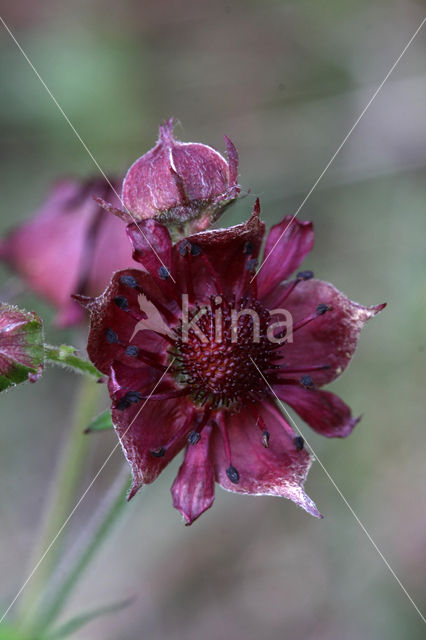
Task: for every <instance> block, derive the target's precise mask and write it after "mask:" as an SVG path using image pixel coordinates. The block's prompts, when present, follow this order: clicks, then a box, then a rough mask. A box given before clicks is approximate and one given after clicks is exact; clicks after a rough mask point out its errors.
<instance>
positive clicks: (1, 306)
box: [0, 302, 44, 391]
mask: <svg viewBox="0 0 426 640" xmlns="http://www.w3.org/2000/svg"><path fill="white" fill-rule="evenodd" d="M43 364H44V348H43V323H42V321H41V320H40V318H39V317H38V315H37V314H36V313H34V312H32V311H30V312H28V311H24V310H22V309H18V307H15V306H12V305H9V304H5V303H3V302H0V391H4V390H5V389H8V388H9V387H13V386H15V385H16V384H19V383H21V382H26V381H27V380H30V381H31V382H36V380H38V378H39V377H40V375H41V373H42V370H43Z"/></svg>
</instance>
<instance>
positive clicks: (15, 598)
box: [0, 358, 175, 624]
mask: <svg viewBox="0 0 426 640" xmlns="http://www.w3.org/2000/svg"><path fill="white" fill-rule="evenodd" d="M174 361H175V358H173V360H172V361H171V362H170V364H169V365H168V367H167V369H166V370H165V371H164V373H163V374H162V376H161V378H160V379H159V380H158V382H157V383H156V384H155V386H154V388H153V390H152V391H151V393H150V394H149V396H148V398H147V399H146V400H145V402H144V403H143V405H142V406H141V408H140V409H139V411H138V412H137V413H136V415H135V417H134V418H133V420H132V421H131V423H130V424H129V426H128V427H127V429H126V431H125V432H124V435H123V436H122V437H124V436H125V435H126V433H127V432H128V431H129V429H130V427H131V426H132V425H133V423H134V422H135V420H136V419H137V418H138V417H139V415H140V413H141V411H142V409H143V408H144V407H145V406H146V404H147V402H148V400H149V399H150V398H151V396H152V395H153V393H154V391H155V390H156V388H157V387H158V385H159V384H160V382H161V381H162V380H163V378H164V376H165V375H166V373H167V372H168V370H169V369H170V367H171V366H172V364H173V363H174ZM119 446H120V441H118V442H117V444H116V445H115V446H114V447H113V449H112V451H111V452H110V454H109V455H108V456H107V458H106V459H105V461H104V463H103V464H102V465H101V467H100V468H99V469H98V471H97V473H96V475H95V477H94V478H93V479H92V481H91V482H90V484H89V486H88V487H87V489H86V490H85V491H84V493H83V495H82V496H81V497H80V498H79V500H78V502H77V503H76V505H75V506H74V508H73V509H72V511H71V512H70V514H69V515H68V516H67V518H66V519H65V521H64V522H63V524H62V525H61V526H60V528H59V529H58V532H57V533H56V535H55V537H54V538H53V540H52V541H51V542H50V543H49V545H48V547H47V549H46V550H45V551H44V553H43V555H42V556H41V558H40V559H39V560H38V562H37V564H36V565H35V567H34V568H33V569H32V571H31V573H30V575H29V576H28V578H27V579H26V580H25V582H24V583H23V585H22V586H21V588H20V589H19V591H18V593H17V594H16V596H15V597H14V598H13V600H12V602H11V603H10V605H9V606H8V608H7V609H6V611H5V612H4V613H3V615H2V617H1V618H0V624H1V623H2V622H3V620H4V619H5V617H6V616H7V614H8V613H9V611H10V610H11V608H12V607H13V605H14V604H15V602H16V601H17V599H18V598H19V596H20V595H21V593H22V592H23V590H24V589H25V587H26V586H27V584H28V583H29V581H30V580H31V578H32V577H33V575H34V574H35V572H36V571H37V569H38V568H39V566H40V565H41V563H42V562H43V560H44V559H45V557H46V556H47V554H48V553H49V551H50V550H51V548H52V547H53V545H54V544H55V542H56V540H57V539H58V538H59V536H60V535H61V533H62V531H63V530H64V529H65V527H66V526H67V524H68V522H69V521H70V520H71V518H72V517H73V515H74V513H75V512H76V511H77V509H78V507H79V506H80V504H81V503H82V502H83V500H84V498H85V497H86V495H87V494H88V493H89V491H90V489H91V488H92V487H93V485H94V483H95V482H96V480H97V479H98V477H99V475H100V474H101V473H102V471H103V470H104V468H105V467H106V465H107V464H108V462H109V460H110V459H111V457H112V456H113V455H114V453H115V451H116V450H117V449H118V447H119Z"/></svg>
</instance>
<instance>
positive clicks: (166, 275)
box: [158, 264, 170, 280]
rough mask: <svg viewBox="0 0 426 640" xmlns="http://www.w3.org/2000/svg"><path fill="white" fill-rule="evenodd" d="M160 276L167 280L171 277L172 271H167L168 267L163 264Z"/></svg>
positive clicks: (159, 272)
mask: <svg viewBox="0 0 426 640" xmlns="http://www.w3.org/2000/svg"><path fill="white" fill-rule="evenodd" d="M158 275H159V276H160V278H161V279H162V280H167V278H169V277H170V271H169V270H168V269H167V267H165V266H164V264H162V265H161V267H160V268H159V269H158Z"/></svg>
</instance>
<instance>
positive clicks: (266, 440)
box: [262, 429, 271, 449]
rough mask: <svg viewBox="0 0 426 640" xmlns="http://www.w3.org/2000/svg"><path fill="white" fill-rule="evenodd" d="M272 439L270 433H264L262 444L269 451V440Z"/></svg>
mask: <svg viewBox="0 0 426 640" xmlns="http://www.w3.org/2000/svg"><path fill="white" fill-rule="evenodd" d="M270 437H271V434H270V433H269V431H266V429H265V431H264V432H263V433H262V444H263V446H264V447H265V449H267V448H268V447H269V439H270Z"/></svg>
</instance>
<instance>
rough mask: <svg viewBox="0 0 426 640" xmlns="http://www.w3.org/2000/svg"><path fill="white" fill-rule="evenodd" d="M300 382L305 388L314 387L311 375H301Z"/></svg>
mask: <svg viewBox="0 0 426 640" xmlns="http://www.w3.org/2000/svg"><path fill="white" fill-rule="evenodd" d="M300 384H301V385H302V387H304V388H305V389H311V390H312V389H314V386H315V385H314V381H313V380H312V378H311V376H302V377H301V378H300Z"/></svg>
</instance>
